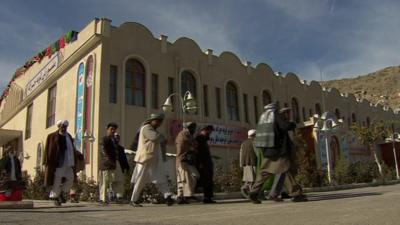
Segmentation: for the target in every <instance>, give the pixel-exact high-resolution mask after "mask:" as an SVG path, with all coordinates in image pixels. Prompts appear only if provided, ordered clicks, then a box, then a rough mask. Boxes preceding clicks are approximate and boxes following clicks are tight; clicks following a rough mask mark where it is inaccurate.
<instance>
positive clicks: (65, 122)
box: [56, 120, 69, 127]
mask: <svg viewBox="0 0 400 225" xmlns="http://www.w3.org/2000/svg"><path fill="white" fill-rule="evenodd" d="M56 124H57V127H61V126H63V127H68V125H69V122H68V120H59V121H57V123H56Z"/></svg>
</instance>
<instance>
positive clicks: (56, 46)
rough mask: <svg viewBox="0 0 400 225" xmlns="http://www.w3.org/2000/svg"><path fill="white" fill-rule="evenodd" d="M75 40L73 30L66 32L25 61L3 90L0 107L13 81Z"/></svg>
mask: <svg viewBox="0 0 400 225" xmlns="http://www.w3.org/2000/svg"><path fill="white" fill-rule="evenodd" d="M77 38H78V32H76V31H73V30H71V31H69V32H67V33H66V34H65V35H64V36H62V37H61V38H60V39H59V40H57V41H56V42H54V43H53V44H52V45H50V46H49V47H47V48H45V49H44V50H43V51H41V52H39V53H38V54H37V55H35V56H34V57H32V58H31V59H29V60H28V61H26V62H25V64H24V66H22V67H20V68H18V69H17V70H16V71H15V73H14V75H13V76H12V78H11V81H10V82H8V85H7V87H6V88H5V89H4V91H3V94H2V95H1V97H0V106H1V104H2V102H3V100H4V99H5V98H6V97H7V96H8V94H9V92H10V87H11V84H12V83H13V82H14V81H15V79H17V78H18V77H20V76H22V75H23V74H24V73H25V71H26V70H28V69H29V68H30V67H31V66H32V65H33V64H35V63H36V62H39V63H40V62H41V61H42V59H43V58H44V57H45V56H48V57H49V58H50V57H51V55H53V54H54V53H56V52H58V51H59V50H60V49H62V48H65V45H66V43H68V44H69V43H71V42H74V41H76V39H77Z"/></svg>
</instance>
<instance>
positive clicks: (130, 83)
mask: <svg viewBox="0 0 400 225" xmlns="http://www.w3.org/2000/svg"><path fill="white" fill-rule="evenodd" d="M145 93H146V71H145V69H144V66H143V65H142V63H140V62H139V61H138V60H136V59H129V60H128V61H127V62H126V65H125V103H126V104H128V105H137V106H145Z"/></svg>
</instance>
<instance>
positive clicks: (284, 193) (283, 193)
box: [281, 192, 292, 199]
mask: <svg viewBox="0 0 400 225" xmlns="http://www.w3.org/2000/svg"><path fill="white" fill-rule="evenodd" d="M281 198H282V199H285V198H286V199H289V198H292V196H290V195H289V194H288V193H287V192H282V193H281Z"/></svg>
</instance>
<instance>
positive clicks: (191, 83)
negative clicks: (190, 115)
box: [181, 71, 197, 97]
mask: <svg viewBox="0 0 400 225" xmlns="http://www.w3.org/2000/svg"><path fill="white" fill-rule="evenodd" d="M186 91H190V93H192V95H193V96H194V97H196V96H197V91H196V78H195V77H194V76H193V74H192V73H190V72H189V71H183V72H182V77H181V95H182V96H183V95H184V94H185V93H186Z"/></svg>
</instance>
